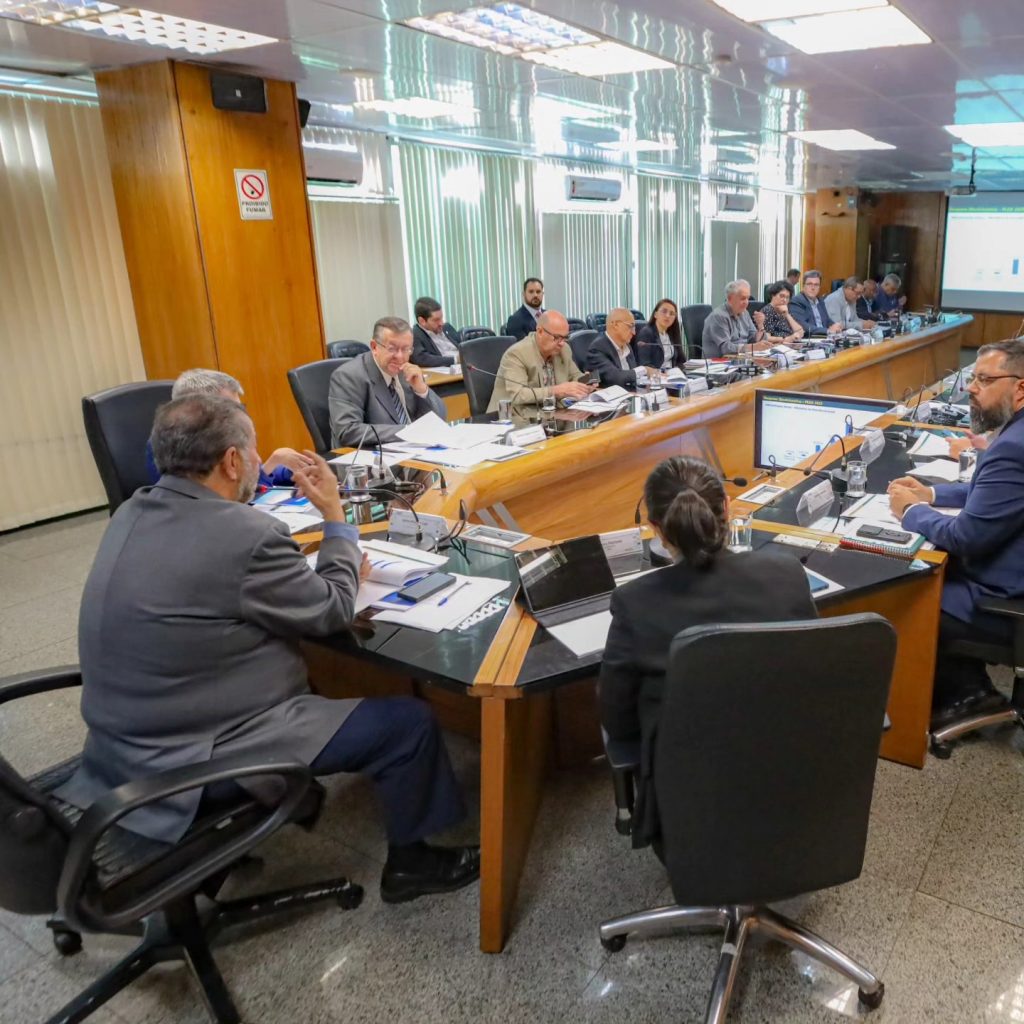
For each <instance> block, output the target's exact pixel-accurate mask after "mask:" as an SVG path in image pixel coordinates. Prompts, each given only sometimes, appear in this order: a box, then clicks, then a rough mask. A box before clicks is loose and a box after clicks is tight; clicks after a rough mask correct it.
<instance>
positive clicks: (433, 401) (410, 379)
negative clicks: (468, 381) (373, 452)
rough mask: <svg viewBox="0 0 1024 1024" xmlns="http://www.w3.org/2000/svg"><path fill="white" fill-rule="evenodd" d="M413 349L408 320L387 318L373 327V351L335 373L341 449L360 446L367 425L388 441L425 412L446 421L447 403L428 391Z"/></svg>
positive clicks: (331, 398) (334, 411) (334, 413)
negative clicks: (435, 414)
mask: <svg viewBox="0 0 1024 1024" xmlns="http://www.w3.org/2000/svg"><path fill="white" fill-rule="evenodd" d="M412 347H413V341H412V328H411V327H410V326H409V324H408V323H407V322H406V321H405V320H403V319H401V317H397V316H385V317H381V319H380V320H378V321H377V322H376V323H375V324H374V325H373V339H372V340H371V341H370V351H369V352H364V353H363V354H362V355H361V356H356V358H355V359H351V360H349V361H348V362H347V363H343V364H342V365H341V366H339V367H338V369H336V370H335V371H334V373H332V374H331V386H330V391H329V392H328V405H329V407H330V413H331V444H332V445H333V446H334V447H335V448H341V447H350V448H355V447H358V445H359V443H360V442H361V441H362V440H363V435H364V433H365V426H366V424H367V423H372V424H373V425H374V427H375V428H376V430H377V437H379V438H380V440H381V441H382V442H387V441H394V440H395V439H396V438H397V437H398V432H399V431H400V430H401V429H402V427H404V426H406V425H407V424H409V423H411V422H412V421H413V420H415V419H418V418H419V417H420V416H423V415H424V414H425V413H428V412H436V413H437V415H438V416H440V417H441V418H442V419H445V418H446V416H447V411H446V409H445V407H444V402H442V401H441V399H440V398H438V397H437V395H435V394H434V393H433V392H432V391H431V390H430V388H428V387H427V382H426V381H425V380H424V379H423V371H422V370H421V369H420V368H419V367H418V366H417V365H416V364H415V363H410V362H409V357H410V356H411V355H412ZM374 440H376V438H374Z"/></svg>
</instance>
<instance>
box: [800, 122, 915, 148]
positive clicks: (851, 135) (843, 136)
mask: <svg viewBox="0 0 1024 1024" xmlns="http://www.w3.org/2000/svg"><path fill="white" fill-rule="evenodd" d="M789 134H790V136H791V137H792V138H794V139H799V140H800V141H801V142H812V143H814V145H815V146H823V147H824V148H825V149H834V150H837V151H839V152H843V151H845V150H859V149H895V148H896V147H895V146H890V145H889V143H888V142H879V140H878V139H873V138H871V136H870V135H865V134H864V133H863V132H859V131H857V130H856V129H854V128H840V129H835V130H829V131H816V132H811V131H806V132H790V133H789Z"/></svg>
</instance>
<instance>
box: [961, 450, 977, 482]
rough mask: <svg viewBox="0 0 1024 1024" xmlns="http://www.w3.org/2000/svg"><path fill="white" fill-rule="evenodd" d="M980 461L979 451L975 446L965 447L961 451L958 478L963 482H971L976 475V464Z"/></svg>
mask: <svg viewBox="0 0 1024 1024" xmlns="http://www.w3.org/2000/svg"><path fill="white" fill-rule="evenodd" d="M977 461H978V453H977V451H976V450H975V449H974V448H965V449H964V450H963V451H962V452H961V453H960V472H959V473H958V474H957V479H958V480H959V481H960V483H962V484H967V483H970V482H971V477H972V476H974V464H975V463H976V462H977Z"/></svg>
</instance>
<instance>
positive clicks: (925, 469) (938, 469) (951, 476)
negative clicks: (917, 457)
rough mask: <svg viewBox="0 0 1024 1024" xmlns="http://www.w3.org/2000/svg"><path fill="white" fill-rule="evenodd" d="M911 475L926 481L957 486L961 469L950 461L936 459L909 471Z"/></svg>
mask: <svg viewBox="0 0 1024 1024" xmlns="http://www.w3.org/2000/svg"><path fill="white" fill-rule="evenodd" d="M909 475H910V476H916V477H919V478H920V479H924V480H941V481H943V482H944V483H947V484H955V483H956V482H957V481H958V480H959V479H960V467H959V466H958V465H957V464H956V463H955V462H950V461H949V459H935V460H933V461H932V462H922V463H921V465H919V466H915V467H914V468H913V469H912V470H910V471H909Z"/></svg>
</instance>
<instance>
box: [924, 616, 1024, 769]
mask: <svg viewBox="0 0 1024 1024" xmlns="http://www.w3.org/2000/svg"><path fill="white" fill-rule="evenodd" d="M978 607H979V608H980V609H981V610H982V611H986V612H989V613H991V614H994V615H1002V616H1005V617H1007V618H1009V619H1010V621H1011V622H1012V623H1013V635H1012V637H1011V638H1010V640H1009V641H1008V642H1007V643H1006V644H999V643H985V642H984V641H979V640H960V641H957V642H956V643H953V644H950V645H949V648H948V652H949V653H950V654H962V655H963V656H964V657H967V658H977V659H978V660H979V661H984V662H986V663H987V664H989V665H1009V666H1010V668H1012V669H1013V676H1014V678H1013V695H1012V697H1011V698H1010V701H1009V703H1007V705H1006V706H1005V707H1003V708H997V709H995V710H994V711H988V712H985V713H983V714H980V715H965V716H964V717H963V718H960V719H958V720H957V721H955V722H950V723H949V724H948V725H944V726H943V727H942V728H941V729H936V730H934V731H933V732H932V734H931V751H932V753H933V754H934V755H935V756H936V757H938V758H942V759H943V760H945V759H946V758H948V757H949V756H950V755H951V754H952V753H953V746H954V744H955V741H956V740H958V739H960V737H961V736H965V735H966V734H967V733H969V732H974V731H975V730H976V729H983V728H985V726H988V725H1002V724H1004V723H1007V722H1013V723H1015V724H1016V725H1019V726H1021V727H1024V600H1020V599H1017V600H1013V601H1007V600H1002V599H1000V598H995V597H990V598H985V599H983V600H981V601H979V602H978ZM942 654H943V652H942V651H940V652H939V657H940V658H941V657H942Z"/></svg>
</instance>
